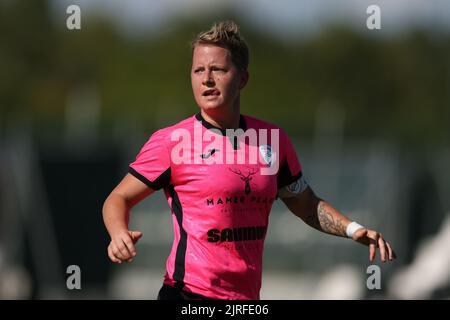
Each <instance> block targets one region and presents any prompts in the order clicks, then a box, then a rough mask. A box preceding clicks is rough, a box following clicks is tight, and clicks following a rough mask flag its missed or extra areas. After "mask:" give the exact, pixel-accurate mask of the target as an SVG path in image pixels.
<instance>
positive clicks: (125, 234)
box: [108, 230, 142, 263]
mask: <svg viewBox="0 0 450 320" xmlns="http://www.w3.org/2000/svg"><path fill="white" fill-rule="evenodd" d="M141 237H142V232H140V231H129V230H124V231H121V232H119V233H117V234H115V235H112V236H111V242H110V243H109V246H108V256H109V258H110V259H111V261H112V262H114V263H122V262H123V261H127V262H131V261H133V258H134V257H135V256H136V254H137V251H136V246H135V244H136V242H138V240H139V239H140V238H141Z"/></svg>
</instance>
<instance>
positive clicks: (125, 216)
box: [102, 173, 154, 263]
mask: <svg viewBox="0 0 450 320" xmlns="http://www.w3.org/2000/svg"><path fill="white" fill-rule="evenodd" d="M153 192H154V190H152V189H151V188H149V187H148V186H147V185H146V184H145V183H143V182H142V181H140V180H139V179H137V178H135V177H134V176H133V175H131V174H129V173H128V174H127V175H126V176H125V177H124V178H123V180H122V181H121V182H120V183H119V184H118V185H117V186H116V187H115V188H114V190H113V191H112V192H111V194H110V195H109V196H108V198H107V199H106V200H105V203H104V204H103V210H102V211H103V221H104V223H105V226H106V229H107V230H108V233H109V235H110V237H111V242H110V243H109V246H108V256H109V258H110V259H111V261H112V262H114V263H122V262H123V261H128V262H131V261H132V259H133V257H134V256H135V255H136V253H137V252H136V246H135V244H136V242H137V241H138V240H139V238H141V237H142V232H140V231H130V230H128V221H129V213H130V209H131V208H132V207H133V206H135V205H136V204H137V203H139V202H140V201H141V200H142V199H144V198H145V197H147V196H148V195H150V194H151V193H153Z"/></svg>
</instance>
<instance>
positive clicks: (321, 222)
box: [305, 201, 346, 237]
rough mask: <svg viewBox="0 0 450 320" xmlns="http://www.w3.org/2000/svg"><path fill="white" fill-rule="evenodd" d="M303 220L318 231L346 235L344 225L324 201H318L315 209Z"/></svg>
mask: <svg viewBox="0 0 450 320" xmlns="http://www.w3.org/2000/svg"><path fill="white" fill-rule="evenodd" d="M305 222H306V223H307V224H309V225H310V226H311V227H313V228H315V229H317V230H319V231H323V232H326V233H329V234H334V235H336V236H341V237H345V236H346V233H345V226H344V224H343V223H342V221H341V219H339V218H336V217H335V216H333V214H332V213H331V212H330V210H329V208H327V204H326V202H324V201H320V202H319V204H318V205H317V211H315V210H312V211H311V213H310V214H309V215H308V216H307V217H306V219H305Z"/></svg>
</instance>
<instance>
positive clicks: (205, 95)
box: [202, 89, 220, 97]
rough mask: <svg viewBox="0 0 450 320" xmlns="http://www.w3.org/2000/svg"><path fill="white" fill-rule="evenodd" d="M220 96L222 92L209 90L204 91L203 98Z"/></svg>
mask: <svg viewBox="0 0 450 320" xmlns="http://www.w3.org/2000/svg"><path fill="white" fill-rule="evenodd" d="M219 95H220V91H219V90H217V89H208V90H206V91H204V92H203V94H202V96H204V97H210V96H219Z"/></svg>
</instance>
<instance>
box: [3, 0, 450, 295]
mask: <svg viewBox="0 0 450 320" xmlns="http://www.w3.org/2000/svg"><path fill="white" fill-rule="evenodd" d="M150 3H151V4H150ZM243 3H244V4H242V3H241V4H240V3H239V2H237V1H229V2H225V1H211V2H207V1H194V0H192V1H180V2H179V3H178V2H177V1H167V2H163V1H161V2H158V1H149V2H146V1H130V2H129V3H128V5H125V4H121V3H120V2H118V1H109V2H107V1H93V2H88V1H43V0H38V1H24V0H23V1H22V0H17V1H13V0H7V1H1V3H0V148H1V149H0V150H1V154H0V155H1V159H0V160H1V172H0V174H1V176H0V201H1V204H2V205H1V210H2V211H1V214H0V232H1V233H0V298H12V299H15V298H18V299H28V298H40V299H45V298H61V299H64V298H83V299H90V298H124V299H127V298H138V299H153V298H154V297H156V291H157V290H158V289H159V286H160V285H161V281H162V276H163V272H164V263H165V258H166V257H167V255H168V254H169V250H170V245H171V239H172V238H171V237H172V234H171V226H170V210H169V208H168V206H167V204H166V203H165V199H163V196H162V195H161V194H158V195H155V196H153V197H151V199H146V200H145V201H144V202H143V203H141V204H140V205H138V207H137V208H136V209H135V210H134V213H133V215H134V216H133V218H132V223H133V224H135V225H136V227H137V228H140V229H142V231H143V232H144V234H145V237H144V239H146V240H144V239H143V241H142V245H141V246H142V249H141V250H140V251H141V258H140V260H139V259H138V260H137V261H136V262H135V263H134V264H133V265H127V266H120V267H118V266H112V265H111V264H110V263H109V262H108V259H107V256H106V246H107V244H108V236H107V233H106V231H105V229H104V227H103V224H102V220H101V206H102V204H103V201H104V200H105V199H106V197H107V195H108V194H109V192H110V191H111V190H112V188H113V187H114V186H115V185H116V184H117V183H118V182H119V181H120V179H121V178H122V177H123V176H124V175H125V174H126V172H127V164H128V163H130V162H131V161H132V160H133V159H134V157H135V156H136V155H137V152H138V151H139V149H140V147H141V146H142V145H143V144H144V143H145V141H146V140H147V139H148V137H149V136H150V134H151V133H152V132H153V131H155V130H157V129H159V128H161V127H164V126H168V125H170V124H173V123H175V122H178V121H180V120H181V119H183V118H185V117H188V116H190V115H192V114H194V113H196V112H197V109H198V107H197V106H196V105H195V102H194V100H193V97H192V93H191V87H190V76H189V72H190V59H191V51H190V40H191V39H192V38H193V36H194V35H195V34H197V33H198V32H199V31H201V30H205V29H207V28H209V26H210V25H211V24H212V23H213V22H214V21H218V20H222V19H234V20H235V21H236V22H237V23H238V24H239V25H240V27H241V32H242V33H243V35H244V37H245V38H246V40H247V41H248V43H249V46H250V54H251V58H250V68H249V71H250V81H249V84H248V86H247V87H246V88H245V89H244V91H243V93H242V103H241V108H242V112H243V113H244V114H249V115H253V116H255V117H259V118H262V119H265V120H267V121H270V122H273V123H276V124H278V125H279V126H281V127H283V128H284V129H285V130H286V131H287V132H288V133H289V135H290V136H291V137H292V139H293V141H294V142H295V144H296V148H297V151H298V154H299V157H300V160H301V162H302V165H303V168H304V171H305V174H306V175H307V177H309V180H310V183H311V185H312V186H313V188H314V189H315V190H316V191H317V193H318V194H319V195H321V196H323V197H324V198H325V199H329V200H330V202H331V203H333V204H335V206H336V207H338V208H339V209H341V210H342V211H344V212H345V213H347V214H348V215H349V216H350V217H351V218H353V219H355V220H357V221H359V222H360V223H362V224H364V225H368V226H372V227H374V228H379V229H381V230H382V232H383V233H384V234H385V236H386V237H387V238H388V239H392V242H393V243H394V246H396V248H397V250H398V253H399V260H398V261H397V262H396V263H395V264H391V265H389V266H387V265H386V266H384V265H383V267H382V271H383V275H385V277H383V287H382V289H381V290H376V291H371V290H368V289H367V288H366V287H365V279H366V277H367V274H366V272H365V271H366V267H367V265H368V264H369V263H368V259H367V255H368V254H367V253H366V250H365V249H364V248H363V247H358V246H355V245H354V244H352V243H350V242H348V241H345V240H342V239H338V238H332V237H328V236H324V235H321V234H318V233H317V232H314V231H311V230H310V229H308V227H306V226H304V225H303V224H302V222H301V221H297V220H296V218H295V217H294V216H293V215H291V214H289V213H288V212H287V210H286V208H284V207H283V206H282V205H280V204H278V203H277V204H276V205H275V208H274V212H273V213H272V218H271V227H270V228H269V234H268V239H267V246H266V253H265V269H264V270H265V273H264V278H263V291H262V297H263V298H267V299H291V298H293V299H316V298H317V299H327V298H338V299H341V298H342V299H347V298H348V299H358V298H386V297H387V298H400V299H403V298H448V297H450V290H449V288H450V285H449V283H450V275H449V271H448V270H450V267H449V265H450V258H449V257H448V255H449V254H448V249H446V248H445V246H444V247H439V245H441V246H442V245H445V244H447V245H448V244H449V243H450V239H449V236H448V234H449V233H450V230H449V228H448V223H447V224H446V223H445V221H448V220H447V218H448V216H449V214H448V212H449V207H450V204H449V200H448V199H447V198H448V194H449V191H450V186H449V181H450V173H449V172H450V171H449V169H448V164H449V163H450V152H449V144H450V139H449V138H450V126H449V123H450V24H449V23H448V21H450V5H449V4H448V3H447V2H445V1H428V2H426V3H424V2H421V1H412V2H408V1H399V3H398V4H397V5H393V4H389V2H387V1H380V2H379V3H380V7H381V14H382V15H381V19H382V20H381V21H382V28H381V30H369V29H367V27H366V23H365V22H366V19H367V17H368V14H367V13H366V8H367V6H368V5H369V4H371V3H369V2H367V1H359V2H357V1H351V0H347V1H342V3H341V5H336V4H335V3H334V4H333V3H332V2H331V1H315V2H314V3H312V2H309V3H308V2H307V1H281V2H279V3H278V2H277V4H272V5H269V4H268V1H261V2H260V3H258V1H256V0H254V1H249V2H243ZM70 4H78V5H79V6H80V8H81V13H82V16H81V25H82V29H81V30H68V29H67V27H66V19H67V18H68V16H69V14H67V13H66V8H67V6H68V5H70ZM259 4H260V5H261V8H263V7H266V11H261V10H262V9H261V8H260V9H258V6H259ZM339 6H341V7H339ZM402 6H403V7H402ZM166 7H168V8H170V10H168V9H167V10H162V9H161V8H166ZM157 9H158V10H160V11H158V10H157ZM313 9H314V10H313ZM258 12H259V13H258ZM262 12H263V13H262ZM334 12H336V14H335V13H334ZM424 12H425V13H426V14H424V15H422V14H421V13H424ZM394 13H395V14H394ZM146 14H147V16H146ZM295 14H297V15H298V16H297V17H296V16H295ZM333 17H335V18H333ZM405 17H407V18H405ZM415 18H417V19H415ZM152 19H153V20H154V21H152ZM384 19H386V20H384ZM396 19H397V20H398V21H400V22H395V21H396ZM312 20H313V21H312ZM311 21H312V22H311ZM402 21H403V22H402ZM405 21H406V22H405ZM446 226H447V227H446ZM271 228H272V229H271ZM271 230H273V231H271ZM433 239H434V240H433ZM433 241H434V242H433ZM432 244H435V246H433V245H432ZM426 245H430V246H431V247H430V248H428V247H426ZM424 246H425V247H426V248H428V249H427V250H426V252H428V253H429V255H430V256H424V257H422V256H421V254H423V251H421V250H420V249H421V248H424ZM431 248H434V249H431ZM439 248H440V249H439ZM433 250H434V251H433ZM431 252H436V255H435V256H431ZM421 257H422V258H423V260H420V259H421ZM421 261H422V262H421ZM423 261H425V262H423ZM72 264H75V265H79V266H80V267H81V270H82V281H83V288H82V290H72V291H71V290H68V289H67V288H66V277H67V274H66V268H67V266H68V265H72ZM436 270H438V271H436ZM431 274H435V275H436V274H437V275H438V276H437V275H436V276H435V277H434V278H433V279H425V278H424V279H425V280H422V281H419V280H417V279H421V278H422V277H423V276H424V275H431ZM293 278H294V279H298V282H295V281H294V282H293V281H292V279H293ZM424 283H427V284H428V285H427V284H424Z"/></svg>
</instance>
